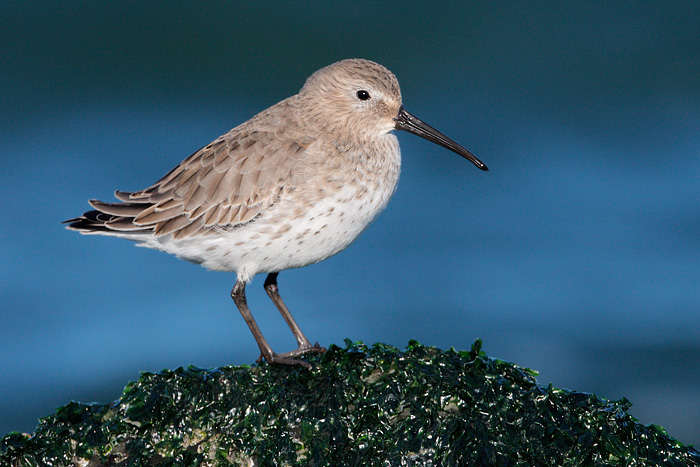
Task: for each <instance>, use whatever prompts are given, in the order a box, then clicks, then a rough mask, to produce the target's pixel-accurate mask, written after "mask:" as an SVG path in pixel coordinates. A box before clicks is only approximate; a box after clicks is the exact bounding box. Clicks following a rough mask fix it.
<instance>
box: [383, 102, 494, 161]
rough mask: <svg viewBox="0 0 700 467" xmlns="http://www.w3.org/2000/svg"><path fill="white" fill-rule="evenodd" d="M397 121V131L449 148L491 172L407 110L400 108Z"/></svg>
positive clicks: (467, 152) (457, 145)
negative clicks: (406, 132)
mask: <svg viewBox="0 0 700 467" xmlns="http://www.w3.org/2000/svg"><path fill="white" fill-rule="evenodd" d="M394 120H395V121H396V127H395V128H396V129H397V130H404V131H408V132H409V133H413V134H414V135H418V136H420V137H421V138H425V139H427V140H428V141H432V142H433V143H435V144H439V145H440V146H442V147H443V148H447V149H449V150H450V151H452V152H456V153H457V154H459V155H460V156H462V157H464V158H465V159H467V160H469V161H471V162H472V163H473V164H474V165H475V166H477V167H478V168H480V169H481V170H489V169H488V167H486V164H484V163H483V162H481V161H480V160H479V159H477V158H476V156H475V155H474V154H472V153H471V152H469V151H467V150H466V149H464V148H463V147H462V146H460V145H459V144H457V143H455V142H454V141H452V140H451V139H450V138H448V137H447V136H445V135H443V134H442V133H440V132H439V131H437V130H436V129H435V128H433V127H431V126H430V125H428V124H427V123H424V122H422V121H421V120H420V119H418V118H416V117H414V116H413V115H411V114H410V113H408V112H407V111H406V109H404V108H403V106H401V108H399V115H398V117H396V118H395V119H394Z"/></svg>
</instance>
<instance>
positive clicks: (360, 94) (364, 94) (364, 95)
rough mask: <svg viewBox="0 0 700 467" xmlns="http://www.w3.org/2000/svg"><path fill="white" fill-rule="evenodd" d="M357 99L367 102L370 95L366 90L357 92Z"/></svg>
mask: <svg viewBox="0 0 700 467" xmlns="http://www.w3.org/2000/svg"><path fill="white" fill-rule="evenodd" d="M357 98H358V99H360V100H361V101H366V100H367V99H369V93H368V92H367V91H365V90H364V89H363V90H361V91H357Z"/></svg>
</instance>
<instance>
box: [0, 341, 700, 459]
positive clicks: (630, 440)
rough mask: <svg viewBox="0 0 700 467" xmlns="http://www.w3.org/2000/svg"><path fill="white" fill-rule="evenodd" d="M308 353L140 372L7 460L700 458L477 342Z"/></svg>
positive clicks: (3, 448) (10, 438)
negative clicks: (283, 362) (279, 360)
mask: <svg viewBox="0 0 700 467" xmlns="http://www.w3.org/2000/svg"><path fill="white" fill-rule="evenodd" d="M308 361H309V362H310V363H311V364H312V365H313V368H312V369H311V370H307V369H305V368H302V367H280V366H274V365H268V364H264V363H263V364H259V365H253V366H247V365H244V366H227V367H222V368H217V369H213V370H204V369H199V368H195V367H192V366H190V367H188V368H178V369H176V370H164V371H161V372H159V373H143V374H142V375H141V377H140V378H139V380H138V381H136V382H132V383H130V384H128V385H127V387H126V388H125V390H124V394H123V395H122V397H121V398H120V399H119V400H118V401H117V402H116V403H114V404H82V403H78V402H71V403H69V404H68V405H66V406H64V407H61V408H60V409H58V410H57V411H56V413H55V414H53V415H51V416H49V417H46V418H44V419H42V420H41V422H40V424H39V426H38V428H37V430H36V432H35V433H34V434H33V435H31V436H28V435H24V434H21V433H17V432H13V433H10V434H8V435H7V436H5V437H4V438H2V440H0V465H3V466H4V465H8V466H13V467H24V466H27V467H28V466H44V465H50V466H69V465H80V466H163V467H166V466H235V465H245V466H250V465H257V466H282V465H285V466H301V465H304V466H327V465H333V466H360V465H361V466H453V465H454V466H459V465H470V466H472V465H473V466H479V465H494V466H519V465H523V466H525V465H527V466H540V465H542V466H545V465H556V466H632V465H644V466H657V465H658V466H692V465H700V453H698V451H696V450H694V449H693V448H692V447H687V446H684V445H682V444H681V443H679V442H678V441H676V440H674V439H672V438H671V437H669V436H668V435H667V434H666V432H665V431H664V430H663V429H662V428H660V427H658V426H655V425H648V426H644V425H641V424H640V423H638V421H637V420H636V419H635V418H634V417H632V416H630V415H629V414H628V413H627V410H628V409H629V407H630V406H631V404H630V402H629V401H627V400H626V399H622V400H620V401H609V400H605V399H603V398H600V397H597V396H595V395H593V394H586V393H581V392H575V391H569V390H563V389H557V388H554V387H552V386H551V385H549V386H543V385H539V384H537V382H536V379H535V376H536V372H534V371H532V370H529V369H527V368H522V367H518V366H517V365H514V364H511V363H507V362H504V361H501V360H497V359H491V358H489V357H487V356H486V354H485V353H484V352H483V351H482V350H481V341H477V342H475V344H474V345H473V346H472V349H471V350H470V351H456V350H454V349H450V350H447V351H441V350H439V349H436V348H434V347H427V346H424V345H421V344H419V343H418V342H415V341H411V342H409V345H408V347H407V349H406V350H405V351H401V350H399V349H396V348H394V347H392V346H389V345H384V344H375V345H373V346H371V347H369V346H366V345H364V344H363V343H361V342H351V341H349V340H346V345H345V347H344V348H341V347H338V346H335V345H333V346H331V347H330V348H329V349H328V351H327V352H326V353H325V354H323V355H310V356H309V357H308Z"/></svg>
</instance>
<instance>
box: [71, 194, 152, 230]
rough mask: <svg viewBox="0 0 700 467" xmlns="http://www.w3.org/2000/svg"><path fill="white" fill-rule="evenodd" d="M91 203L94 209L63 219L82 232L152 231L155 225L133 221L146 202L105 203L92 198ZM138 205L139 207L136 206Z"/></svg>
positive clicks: (72, 228)
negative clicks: (137, 223)
mask: <svg viewBox="0 0 700 467" xmlns="http://www.w3.org/2000/svg"><path fill="white" fill-rule="evenodd" d="M90 204H91V205H92V207H94V208H95V210H94V211H87V212H85V213H83V215H82V216H80V217H75V218H73V219H68V220H66V221H63V224H68V225H67V226H66V228H67V229H69V230H77V231H78V232H81V233H87V234H89V233H95V234H108V235H109V234H111V235H115V236H119V234H120V233H121V232H123V233H129V234H133V233H136V234H138V233H144V234H146V233H152V232H153V226H143V225H135V224H134V223H133V220H134V217H136V216H137V215H138V214H139V213H140V212H141V211H143V210H144V208H145V207H147V206H145V205H144V204H137V203H124V204H120V203H104V202H102V201H98V200H91V201H90ZM137 206H138V209H136V207H137Z"/></svg>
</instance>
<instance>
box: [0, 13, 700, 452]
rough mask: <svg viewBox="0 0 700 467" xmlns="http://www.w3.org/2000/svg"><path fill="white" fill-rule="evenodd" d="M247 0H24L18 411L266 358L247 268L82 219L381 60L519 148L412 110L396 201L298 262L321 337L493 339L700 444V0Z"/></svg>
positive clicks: (13, 187) (293, 283)
mask: <svg viewBox="0 0 700 467" xmlns="http://www.w3.org/2000/svg"><path fill="white" fill-rule="evenodd" d="M234 3H235V2H213V1H204V2H147V4H146V2H99V3H97V2H88V1H85V2H3V3H2V4H0V43H1V44H2V47H0V63H2V65H0V66H2V70H1V72H0V99H1V101H2V103H1V106H0V132H1V135H0V156H1V157H0V167H1V168H2V170H1V172H0V184H1V186H2V193H3V194H2V198H1V199H2V203H0V216H2V219H3V222H2V223H1V224H0V240H1V242H0V245H1V246H0V307H1V308H2V310H1V313H0V435H1V434H4V433H7V432H9V431H11V430H21V431H25V432H31V431H33V429H34V427H35V426H36V423H37V419H38V418H39V417H42V416H46V415H48V414H50V413H51V412H52V411H53V409H54V408H55V407H57V406H60V405H64V404H65V403H67V402H68V401H69V400H71V399H75V400H80V401H83V402H89V401H100V402H109V401H112V400H114V399H116V398H117V397H118V396H119V395H120V393H121V389H122V388H123V387H124V385H125V384H126V383H127V382H128V381H129V380H134V379H136V378H138V375H139V371H158V370H160V369H163V368H175V367H178V366H180V365H187V364H194V365H197V366H200V367H215V366H221V365H227V364H242V363H252V362H253V361H254V360H255V358H256V357H257V354H258V352H257V351H256V350H257V349H256V346H255V342H254V340H253V338H252V336H251V335H250V332H249V331H248V329H247V328H246V326H245V324H244V322H243V320H242V319H241V317H240V315H239V313H238V311H237V310H236V309H235V307H234V305H233V303H232V301H231V299H230V297H229V291H230V289H231V287H232V286H233V283H234V280H235V278H234V274H230V273H217V272H208V271H206V270H204V269H202V268H199V267H196V266H193V265H191V264H188V263H185V262H182V261H178V260H177V259H175V258H173V257H170V256H168V255H165V254H163V253H159V252H154V251H150V250H145V249H138V248H134V246H133V245H132V244H131V243H130V242H127V241H123V240H119V239H114V238H101V237H84V236H80V235H78V234H76V233H74V232H69V231H66V230H64V229H63V227H62V226H61V225H60V222H61V221H62V220H65V219H67V218H69V217H73V216H76V215H79V214H80V213H82V212H83V211H84V210H86V209H87V208H88V205H87V203H86V201H87V199H89V198H99V199H102V200H111V199H112V192H113V190H115V189H120V190H135V189H140V188H145V187H146V186H148V185H150V184H151V183H152V182H154V181H155V180H156V179H158V178H159V177H160V176H161V175H163V174H164V173H165V172H166V171H168V170H169V169H171V168H172V167H173V166H174V165H176V164H177V163H178V162H179V161H180V160H182V159H183V158H184V157H186V156H187V155H189V154H190V153H191V152H193V151H194V150H196V149H198V148H199V147H201V146H203V145H205V144H207V143H208V142H210V141H211V140H213V139H214V138H216V137H217V136H219V135H220V134H222V133H224V132H226V131H228V130H229V129H230V128H232V127H234V126H236V125H238V124H239V123H241V122H243V121H245V120H247V119H248V118H250V117H251V116H252V115H253V114H255V113H256V112H258V111H260V110H262V109H264V108H266V107H268V106H269V105H272V104H274V103H275V102H277V101H279V100H281V99H283V98H285V97H287V96H289V95H292V94H294V93H296V92H297V91H298V89H299V88H300V87H301V86H302V84H303V82H304V80H305V79H306V77H307V76H308V75H309V74H311V73H312V72H313V71H315V70H316V69H318V68H320V67H322V66H325V65H328V64H330V63H332V62H334V61H337V60H340V59H343V58H350V57H362V58H368V59H372V60H375V61H378V62H380V63H382V64H383V65H385V66H387V67H388V68H389V69H390V70H392V71H393V72H394V73H395V74H396V75H397V77H398V78H399V81H400V83H401V84H402V91H403V96H404V104H405V106H406V108H407V109H408V110H409V111H411V112H412V113H414V114H415V115H417V116H418V117H420V118H421V119H423V120H424V121H426V122H428V123H429V124H431V125H433V126H435V127H436V128H438V129H440V130H441V131H443V132H444V133H446V134H447V135H449V136H451V137H453V138H454V139H455V140H457V141H458V142H460V143H461V144H463V145H464V146H465V147H467V148H468V149H470V150H471V151H472V152H474V153H475V154H476V155H477V156H479V157H480V158H481V159H482V160H483V161H484V162H485V163H486V164H487V165H488V166H489V168H490V169H491V170H490V172H488V173H482V172H480V171H479V170H477V169H476V168H475V167H474V166H472V165H471V164H470V163H468V162H466V161H465V160H463V159H461V158H460V157H458V156H456V155H455V154H452V153H450V152H449V151H447V150H445V149H443V148H440V147H438V146H435V145H433V144H430V143H428V142H426V141H424V140H422V139H420V138H417V137H415V136H412V135H409V134H406V133H401V134H399V135H398V137H399V140H400V142H401V147H402V149H403V161H404V165H403V172H402V179H401V182H400V184H399V190H398V192H397V193H396V195H395V197H394V199H393V200H392V202H391V203H390V204H389V207H388V209H387V210H386V212H385V213H384V214H383V215H382V216H380V217H379V219H378V220H377V221H376V222H375V224H374V225H373V226H372V227H371V228H370V229H369V230H368V231H367V232H366V233H365V234H364V235H363V236H361V237H360V238H359V239H358V241H357V242H356V243H355V244H354V245H352V246H351V247H350V248H349V249H347V250H346V251H344V252H342V253H341V254H339V255H337V256H336V257H333V258H331V259H329V260H327V261H325V262H322V263H320V264H317V265H314V266H310V267H307V268H303V269H299V270H292V271H287V272H284V273H282V274H281V275H280V279H279V283H280V290H281V292H282V295H283V296H284V297H285V300H286V302H287V304H288V305H289V307H290V309H291V310H292V311H293V312H294V314H295V316H296V318H297V320H298V321H299V323H300V325H301V326H302V328H303V329H304V331H305V332H306V334H307V335H308V336H309V338H310V339H312V340H313V341H316V340H317V341H319V342H320V343H321V344H323V345H329V344H331V343H338V344H342V340H343V339H344V338H345V337H349V338H351V339H353V340H362V341H364V342H366V343H374V342H386V343H390V344H393V345H396V346H398V347H401V348H403V347H405V345H406V344H407V342H408V340H409V339H417V340H419V341H420V342H422V343H424V344H429V345H435V346H438V347H440V348H443V349H446V348H449V347H455V348H458V349H468V348H469V346H470V345H471V344H472V342H473V341H474V339H476V338H477V337H480V338H482V339H483V340H484V348H485V350H486V351H487V353H488V354H489V355H491V356H493V357H498V358H501V359H504V360H509V361H513V362H516V363H518V364H520V365H524V366H528V367H531V368H534V369H536V370H539V371H540V376H539V381H540V382H541V383H543V384H547V383H550V382H551V383H552V384H554V385H555V386H557V387H564V388H570V389H575V390H579V391H586V392H594V393H596V394H598V395H599V396H603V397H606V398H610V399H619V398H621V397H623V396H625V397H627V398H628V399H630V400H631V401H632V402H633V403H634V406H633V407H632V409H631V413H632V415H634V416H636V417H638V418H639V419H640V421H641V422H643V423H655V424H659V425H662V426H664V427H665V428H666V429H667V430H668V431H669V433H670V434H671V435H672V436H674V437H677V438H678V439H679V440H680V441H682V442H684V443H689V444H692V443H695V444H698V443H700V397H699V396H700V371H699V368H700V183H699V181H700V157H699V156H700V131H699V127H700V34H699V33H698V31H700V3H698V2H696V1H678V2H670V3H669V2H636V1H634V2H632V1H630V2H607V1H597V2H595V1H594V2H583V3H582V4H571V2H563V3H562V2H537V1H533V2H456V3H454V4H450V3H442V4H439V5H429V4H428V5H426V4H425V3H424V2H400V3H396V2H388V3H386V4H382V3H377V2H369V1H366V2H365V1H359V2H332V3H328V2H310V3H307V4H306V6H304V7H300V6H299V5H297V2H294V5H292V4H291V3H290V4H287V3H286V2H261V3H260V4H255V5H248V6H244V5H236V4H234ZM262 283H263V278H262V277H258V278H256V279H255V281H254V282H253V284H252V285H251V286H250V287H249V288H248V290H249V303H250V305H251V307H252V309H253V312H254V314H255V316H256V317H257V319H258V321H259V323H260V325H261V327H262V329H263V331H264V332H265V333H266V335H267V337H268V338H269V340H270V341H271V343H272V345H273V347H274V348H276V349H278V350H279V351H284V350H289V349H291V348H292V347H293V346H294V341H293V338H292V336H291V334H290V333H289V331H288V329H287V328H286V326H285V324H284V322H283V321H282V319H281V317H280V316H279V315H278V313H277V312H276V310H275V309H274V307H273V305H272V303H271V302H270V301H269V300H268V299H267V297H266V296H265V294H264V292H263V290H262Z"/></svg>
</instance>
